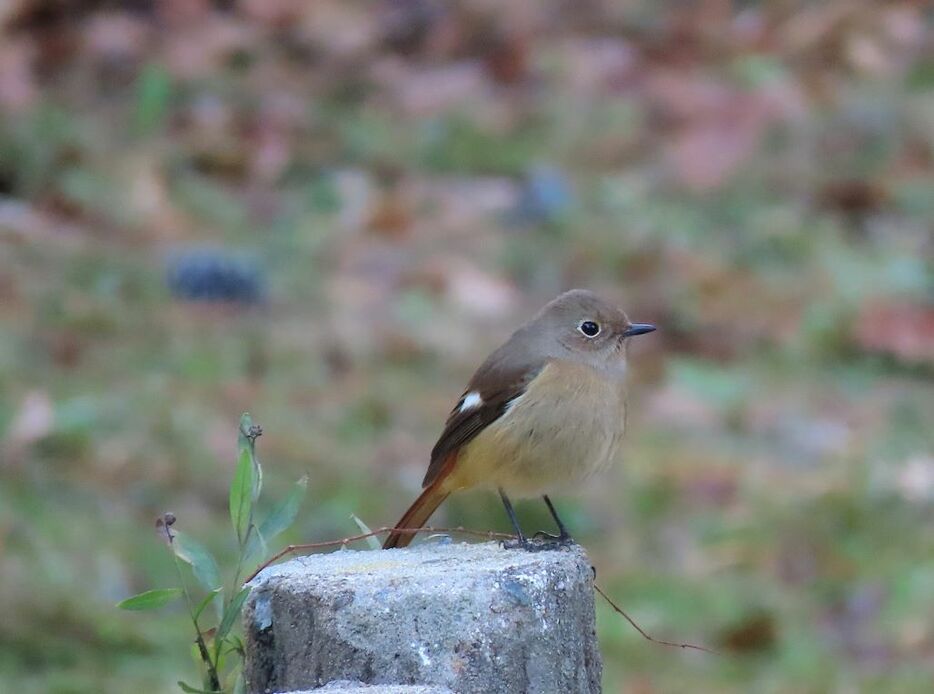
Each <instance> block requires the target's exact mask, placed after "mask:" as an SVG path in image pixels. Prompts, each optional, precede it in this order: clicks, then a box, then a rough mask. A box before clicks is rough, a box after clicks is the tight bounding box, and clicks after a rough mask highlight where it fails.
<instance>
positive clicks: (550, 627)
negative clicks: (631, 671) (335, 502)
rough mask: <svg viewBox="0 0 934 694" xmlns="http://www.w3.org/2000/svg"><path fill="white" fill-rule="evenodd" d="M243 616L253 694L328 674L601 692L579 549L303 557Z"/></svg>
mask: <svg viewBox="0 0 934 694" xmlns="http://www.w3.org/2000/svg"><path fill="white" fill-rule="evenodd" d="M244 622H245V627H246V649H247V658H246V664H245V675H246V682H247V690H248V691H249V692H252V693H259V692H263V693H265V692H282V691H289V690H301V689H313V688H315V687H321V686H322V685H323V684H325V683H327V682H331V681H332V680H353V681H358V682H363V683H367V684H410V685H414V684H420V685H438V686H441V687H447V688H449V689H451V690H452V691H454V692H457V693H458V694H462V693H464V694H492V693H494V692H510V693H518V692H529V693H534V694H540V693H541V694H544V693H548V694H551V693H554V692H561V693H565V692H568V693H576V692H587V693H592V692H599V691H600V677H601V670H602V665H601V661H600V653H599V650H598V648H597V642H596V635H595V631H594V593H593V573H592V569H591V565H590V562H589V560H588V559H587V556H586V555H585V554H584V551H583V550H582V549H581V548H580V547H578V546H571V547H568V548H564V549H560V550H553V551H542V552H526V551H524V550H515V549H514V550H506V549H503V548H502V547H501V546H500V545H499V544H498V543H493V542H489V543H481V544H466V543H450V542H448V543H423V544H419V545H416V546H415V547H411V548H407V549H394V550H383V551H351V550H342V551H338V552H334V553H332V554H318V555H312V556H309V557H300V558H298V559H293V560H291V561H289V562H286V563H283V564H279V565H277V566H273V567H270V568H268V569H266V570H265V571H263V572H262V573H260V574H259V576H257V577H256V578H255V579H254V580H253V591H252V593H251V595H250V597H249V600H248V602H247V605H246V608H245V610H244ZM387 691H391V690H387Z"/></svg>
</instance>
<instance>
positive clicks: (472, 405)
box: [458, 390, 483, 412]
mask: <svg viewBox="0 0 934 694" xmlns="http://www.w3.org/2000/svg"><path fill="white" fill-rule="evenodd" d="M482 404H483V398H481V397H480V393H478V392H477V391H475V390H472V391H470V392H469V393H467V395H465V396H464V399H463V400H462V401H461V406H460V409H459V410H458V412H466V411H467V410H474V409H476V408H478V407H480V405H482Z"/></svg>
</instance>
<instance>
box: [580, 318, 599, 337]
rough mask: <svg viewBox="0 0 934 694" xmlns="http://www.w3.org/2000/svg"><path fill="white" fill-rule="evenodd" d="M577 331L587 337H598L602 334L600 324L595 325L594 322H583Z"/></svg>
mask: <svg viewBox="0 0 934 694" xmlns="http://www.w3.org/2000/svg"><path fill="white" fill-rule="evenodd" d="M577 329H578V330H580V331H581V334H582V335H584V336H585V337H596V336H597V335H599V334H600V324H599V323H594V322H593V321H592V320H585V321H583V322H582V323H581V324H580V325H578V326H577Z"/></svg>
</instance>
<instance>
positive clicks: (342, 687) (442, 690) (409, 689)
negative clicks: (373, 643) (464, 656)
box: [289, 680, 453, 694]
mask: <svg viewBox="0 0 934 694" xmlns="http://www.w3.org/2000/svg"><path fill="white" fill-rule="evenodd" d="M321 693H323V694H453V692H452V691H451V690H450V689H448V688H447V687H436V686H434V685H430V684H426V685H422V684H363V683H361V682H350V681H349V680H341V681H339V682H329V683H328V684H326V685H324V686H323V687H319V688H318V689H314V690H312V689H304V690H302V691H300V692H289V694H321Z"/></svg>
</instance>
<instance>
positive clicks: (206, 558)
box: [172, 530, 221, 590]
mask: <svg viewBox="0 0 934 694" xmlns="http://www.w3.org/2000/svg"><path fill="white" fill-rule="evenodd" d="M172 549H174V550H175V554H176V556H177V557H178V558H179V559H181V560H182V561H183V562H185V563H187V564H190V565H191V570H192V572H193V573H194V575H195V578H197V579H198V582H199V583H200V584H201V585H202V586H203V587H204V589H205V590H215V589H216V588H218V587H219V586H220V585H221V578H220V571H218V568H217V562H216V561H215V560H214V556H213V555H212V554H211V553H210V552H209V551H208V550H207V548H206V547H205V546H204V545H202V544H201V543H200V542H198V541H197V540H195V539H194V538H193V537H192V536H191V535H189V534H188V533H184V532H182V531H180V530H179V531H176V532H175V539H174V540H173V541H172Z"/></svg>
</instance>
